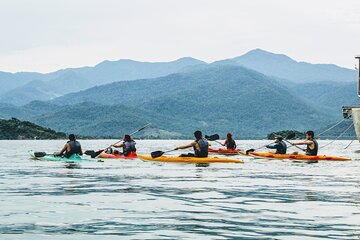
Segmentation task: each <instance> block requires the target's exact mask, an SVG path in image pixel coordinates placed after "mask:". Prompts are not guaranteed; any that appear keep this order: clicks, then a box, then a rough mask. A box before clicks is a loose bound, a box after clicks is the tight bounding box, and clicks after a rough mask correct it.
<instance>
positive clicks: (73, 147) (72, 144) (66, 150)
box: [55, 134, 83, 158]
mask: <svg viewBox="0 0 360 240" xmlns="http://www.w3.org/2000/svg"><path fill="white" fill-rule="evenodd" d="M74 154H79V155H83V152H82V149H81V144H80V143H79V142H78V141H76V137H75V135H74V134H70V135H69V141H68V142H67V143H66V144H65V146H64V147H63V149H61V151H60V152H59V153H55V155H60V156H62V155H64V157H66V158H70V157H71V156H72V155H74Z"/></svg>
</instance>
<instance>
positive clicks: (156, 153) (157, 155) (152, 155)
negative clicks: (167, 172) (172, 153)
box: [151, 151, 165, 158]
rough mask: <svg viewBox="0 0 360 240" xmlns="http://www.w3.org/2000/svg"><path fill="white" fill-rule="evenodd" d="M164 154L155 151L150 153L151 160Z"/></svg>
mask: <svg viewBox="0 0 360 240" xmlns="http://www.w3.org/2000/svg"><path fill="white" fill-rule="evenodd" d="M164 153H165V152H163V151H155V152H152V153H151V157H152V158H158V157H161V156H162V155H163V154H164Z"/></svg>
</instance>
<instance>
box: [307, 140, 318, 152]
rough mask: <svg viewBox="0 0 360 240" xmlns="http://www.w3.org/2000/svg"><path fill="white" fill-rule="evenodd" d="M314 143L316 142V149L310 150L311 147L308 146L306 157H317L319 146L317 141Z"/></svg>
mask: <svg viewBox="0 0 360 240" xmlns="http://www.w3.org/2000/svg"><path fill="white" fill-rule="evenodd" d="M312 141H313V142H314V145H315V147H314V149H310V145H307V147H306V155H309V156H317V153H318V149H319V145H318V142H317V141H316V140H315V139H313V140H312Z"/></svg>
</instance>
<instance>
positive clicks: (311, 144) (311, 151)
mask: <svg viewBox="0 0 360 240" xmlns="http://www.w3.org/2000/svg"><path fill="white" fill-rule="evenodd" d="M292 145H294V146H296V145H306V150H305V152H306V155H308V156H317V154H318V150H319V144H318V142H317V141H316V140H315V134H314V132H313V131H307V132H306V140H305V141H304V142H297V143H292Z"/></svg>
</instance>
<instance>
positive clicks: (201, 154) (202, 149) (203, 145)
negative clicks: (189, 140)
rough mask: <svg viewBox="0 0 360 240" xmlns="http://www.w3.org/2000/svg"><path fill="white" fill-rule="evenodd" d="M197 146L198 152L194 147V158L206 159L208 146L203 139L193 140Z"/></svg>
mask: <svg viewBox="0 0 360 240" xmlns="http://www.w3.org/2000/svg"><path fill="white" fill-rule="evenodd" d="M195 142H197V143H198V144H199V147H200V150H197V149H196V147H194V153H195V157H207V156H208V153H209V151H208V150H209V144H208V142H207V141H206V140H205V139H203V138H202V139H198V140H195Z"/></svg>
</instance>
